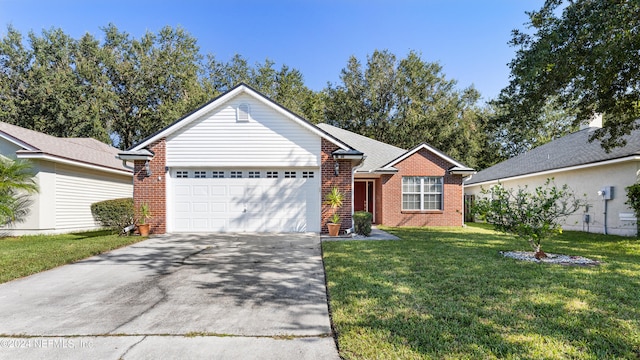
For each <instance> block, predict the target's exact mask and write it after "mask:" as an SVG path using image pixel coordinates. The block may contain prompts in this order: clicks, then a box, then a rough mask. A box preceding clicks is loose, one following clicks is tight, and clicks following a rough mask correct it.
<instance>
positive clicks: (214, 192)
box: [209, 185, 227, 196]
mask: <svg viewBox="0 0 640 360" xmlns="http://www.w3.org/2000/svg"><path fill="white" fill-rule="evenodd" d="M209 191H210V192H211V196H226V195H227V187H226V186H225V185H210V186H209Z"/></svg>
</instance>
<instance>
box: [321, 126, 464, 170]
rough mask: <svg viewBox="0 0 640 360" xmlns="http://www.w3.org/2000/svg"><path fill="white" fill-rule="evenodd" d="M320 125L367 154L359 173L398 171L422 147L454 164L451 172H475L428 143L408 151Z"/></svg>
mask: <svg viewBox="0 0 640 360" xmlns="http://www.w3.org/2000/svg"><path fill="white" fill-rule="evenodd" d="M318 127H319V128H321V129H322V130H324V131H326V132H328V133H330V134H332V135H333V136H335V137H337V138H338V139H340V140H342V141H344V142H345V143H347V144H349V145H351V146H353V147H354V148H355V149H357V150H359V151H361V152H363V153H364V154H365V156H366V157H365V159H364V162H363V163H362V166H360V167H359V168H358V169H357V170H356V172H359V173H365V172H368V173H374V172H379V173H380V172H387V173H388V172H395V171H397V169H396V168H394V167H393V166H394V165H396V164H397V163H399V162H401V161H402V160H404V159H406V158H408V157H409V156H411V155H413V154H415V153H416V152H418V151H419V150H421V149H426V150H428V151H430V152H431V153H433V154H435V155H436V156H439V157H440V158H442V159H444V160H446V161H447V162H449V163H450V164H452V165H453V167H451V168H450V169H448V170H449V171H450V172H453V173H455V172H458V173H460V174H467V173H473V172H475V171H474V170H473V169H471V168H468V167H466V166H464V165H463V164H461V163H459V162H457V161H455V160H454V159H452V158H450V157H449V156H447V155H445V154H444V153H443V152H441V151H439V150H438V149H436V148H434V147H432V146H430V145H428V144H426V143H422V144H420V145H418V146H416V147H414V148H413V149H411V150H408V151H407V150H405V149H402V148H399V147H396V146H393V145H389V144H387V143H383V142H381V141H378V140H374V139H371V138H368V137H366V136H362V135H359V134H356V133H354V132H351V131H348V130H344V129H340V128H337V127H335V126H331V125H329V124H324V123H323V124H318Z"/></svg>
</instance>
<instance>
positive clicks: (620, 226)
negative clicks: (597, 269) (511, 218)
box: [464, 122, 640, 236]
mask: <svg viewBox="0 0 640 360" xmlns="http://www.w3.org/2000/svg"><path fill="white" fill-rule="evenodd" d="M600 124H601V122H600ZM591 125H592V126H591V127H585V128H583V129H582V130H580V131H578V132H575V133H572V134H569V135H567V136H564V137H562V138H559V139H556V140H554V141H551V142H549V143H547V144H544V145H541V146H539V147H537V148H534V149H532V150H530V151H528V152H526V153H524V154H521V155H519V156H516V157H513V158H511V159H508V160H506V161H503V162H501V163H499V164H496V165H494V166H492V167H490V168H488V169H485V170H482V171H480V172H478V173H477V174H475V175H473V176H472V177H471V178H470V179H468V180H467V181H466V182H465V185H464V193H465V197H466V198H467V199H469V197H471V196H482V195H480V191H481V189H482V188H485V189H488V188H490V187H492V186H493V185H495V184H497V183H498V182H500V183H501V184H502V185H503V186H504V187H506V188H517V187H518V186H525V185H528V187H529V188H530V189H531V188H535V187H536V186H540V185H542V184H543V183H544V182H545V180H546V179H547V178H554V181H555V183H556V185H558V186H561V185H563V184H567V185H569V187H570V188H571V189H573V190H574V191H575V192H576V194H578V195H583V194H586V199H587V201H588V203H589V206H588V208H584V209H582V210H581V211H578V212H577V213H575V214H574V215H572V216H570V217H569V218H568V219H567V221H566V223H565V224H564V225H563V228H564V229H565V230H578V231H588V232H597V233H608V234H616V235H624V236H634V235H635V234H636V218H635V216H634V213H633V210H632V209H631V208H629V206H628V205H626V204H625V202H626V201H627V192H626V190H625V188H626V187H627V186H629V185H632V184H634V183H636V182H637V181H638V175H639V174H640V173H639V170H640V131H638V130H636V131H634V132H632V133H631V134H630V135H628V136H626V140H627V145H626V146H624V147H618V148H615V149H612V150H611V152H609V153H607V152H606V151H605V150H604V149H602V147H601V146H600V142H599V141H593V142H589V136H590V135H591V134H592V132H593V131H595V130H596V129H598V128H599V126H598V125H599V124H597V122H596V123H592V124H591ZM593 125H595V126H593Z"/></svg>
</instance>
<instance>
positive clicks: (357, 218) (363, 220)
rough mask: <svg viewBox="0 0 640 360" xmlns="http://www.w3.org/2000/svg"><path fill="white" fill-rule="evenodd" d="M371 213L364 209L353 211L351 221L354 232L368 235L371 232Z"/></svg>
mask: <svg viewBox="0 0 640 360" xmlns="http://www.w3.org/2000/svg"><path fill="white" fill-rule="evenodd" d="M372 219H373V215H372V214H371V213H370V212H366V211H356V212H355V213H353V223H354V225H355V231H356V234H360V235H364V236H369V234H371V220H372Z"/></svg>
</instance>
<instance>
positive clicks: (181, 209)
mask: <svg viewBox="0 0 640 360" xmlns="http://www.w3.org/2000/svg"><path fill="white" fill-rule="evenodd" d="M189 205H190V204H189V203H188V202H183V201H181V202H176V203H175V205H174V211H175V212H176V214H180V213H189V210H190V206H189Z"/></svg>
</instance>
